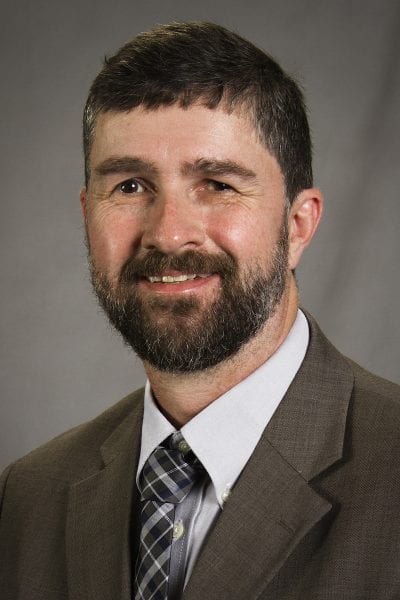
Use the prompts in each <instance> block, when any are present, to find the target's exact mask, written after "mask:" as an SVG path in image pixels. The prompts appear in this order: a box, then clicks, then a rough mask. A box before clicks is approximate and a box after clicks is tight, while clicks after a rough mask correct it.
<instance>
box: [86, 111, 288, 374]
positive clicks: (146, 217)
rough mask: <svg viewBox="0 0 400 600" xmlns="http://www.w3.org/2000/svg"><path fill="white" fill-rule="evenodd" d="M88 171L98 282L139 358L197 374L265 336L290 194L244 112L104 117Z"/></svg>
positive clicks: (278, 293)
mask: <svg viewBox="0 0 400 600" xmlns="http://www.w3.org/2000/svg"><path fill="white" fill-rule="evenodd" d="M90 173H91V179H90V184H89V188H88V190H87V192H86V194H85V193H83V194H82V201H83V204H84V209H85V218H86V227H87V238H88V245H89V251H90V261H91V270H92V279H93V284H94V287H95V290H96V292H97V294H98V296H99V299H100V302H101V304H102V306H103V308H105V310H106V312H107V313H108V315H109V317H110V319H111V321H112V322H113V324H114V325H115V326H116V327H117V328H118V329H119V330H120V331H121V333H122V335H123V336H124V338H125V339H126V341H127V342H128V343H129V344H131V345H132V347H133V348H134V350H136V352H137V353H138V354H139V356H141V358H142V359H143V360H144V361H148V362H150V363H151V364H153V365H154V366H155V367H156V368H159V369H162V370H168V371H175V372H182V371H193V370H199V369H204V368H207V367H210V366H213V365H215V364H217V363H218V362H220V361H221V360H224V359H226V358H228V357H229V356H232V355H234V354H235V353H236V352H237V351H238V350H239V349H240V348H241V347H242V346H243V345H244V344H245V343H246V342H247V341H248V340H249V339H251V338H252V337H253V336H254V335H255V334H256V333H258V332H259V331H260V329H261V328H262V327H263V326H264V324H265V323H266V321H267V320H268V319H269V317H270V316H271V315H272V314H273V312H274V310H275V309H276V306H277V305H278V304H279V302H280V300H281V298H282V294H283V292H284V289H285V286H286V283H287V277H288V263H287V249H288V236H287V228H286V210H285V206H286V199H285V187H284V180H283V175H282V173H281V170H280V167H279V165H278V163H277V161H276V160H275V158H274V157H273V156H272V155H271V154H270V153H269V152H268V151H267V150H266V149H265V147H264V146H263V145H262V144H261V143H260V141H259V139H258V137H257V134H256V132H255V130H254V127H253V126H252V125H251V123H250V122H249V120H248V119H247V118H246V117H245V116H243V115H241V114H238V113H236V112H234V113H231V114H228V113H227V112H225V111H224V110H223V109H222V108H217V109H215V110H210V109H208V108H206V107H202V106H199V105H194V106H192V107H190V108H188V109H182V108H180V107H178V106H177V105H174V106H171V107H166V108H165V107H163V108H160V109H157V110H154V111H153V110H151V111H150V110H144V109H143V108H137V109H134V110H131V111H129V112H127V113H121V112H107V113H105V114H101V115H100V116H99V118H98V121H97V124H96V128H95V134H94V140H93V146H92V152H91V158H90Z"/></svg>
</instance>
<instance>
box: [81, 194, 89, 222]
mask: <svg viewBox="0 0 400 600" xmlns="http://www.w3.org/2000/svg"><path fill="white" fill-rule="evenodd" d="M86 195H87V190H86V187H83V188H82V189H81V191H80V194H79V200H80V203H81V209H82V215H83V220H84V221H85V222H86V215H87V205H86Z"/></svg>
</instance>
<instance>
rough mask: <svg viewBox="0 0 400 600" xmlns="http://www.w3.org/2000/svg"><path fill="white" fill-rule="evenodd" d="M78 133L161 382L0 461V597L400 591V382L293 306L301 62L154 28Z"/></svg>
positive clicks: (308, 182)
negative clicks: (287, 69) (291, 67)
mask: <svg viewBox="0 0 400 600" xmlns="http://www.w3.org/2000/svg"><path fill="white" fill-rule="evenodd" d="M84 145H85V160H86V184H85V187H84V188H83V189H82V192H81V205H82V210H83V216H84V222H85V226H86V239H87V246H88V254H89V262H90V270H91V275H92V281H93V287H94V290H95V292H96V294H97V297H98V299H99V302H100V304H101V306H102V307H103V309H104V311H105V313H106V314H107V315H108V317H109V319H110V321H111V322H112V324H113V325H114V326H115V327H116V328H117V330H118V331H119V332H120V333H121V334H122V336H123V338H124V340H125V342H126V343H127V344H129V345H130V346H131V347H132V348H133V350H134V351H135V352H136V353H137V354H138V355H139V356H140V357H141V359H142V360H143V364H144V367H145V370H146V373H147V376H148V381H147V383H146V387H145V389H144V390H138V391H137V392H134V393H133V394H131V395H130V396H128V397H127V398H125V399H123V400H122V401H120V402H119V403H118V404H116V405H114V406H112V407H111V408H110V409H109V410H108V411H107V412H106V413H104V414H103V415H100V416H99V417H98V418H97V419H95V420H94V421H92V422H90V423H87V424H84V425H82V426H80V427H78V428H75V429H74V430H72V431H70V432H67V433H66V434H64V435H62V436H60V437H59V438H57V439H55V440H53V441H51V442H49V443H48V444H46V445H45V446H43V447H41V448H39V449H38V450H36V451H34V452H33V453H31V454H30V455H28V456H27V457H25V458H23V459H21V460H19V461H17V462H16V463H15V464H14V465H11V466H10V467H9V469H7V471H6V472H5V473H4V474H3V477H2V490H3V491H2V512H1V521H0V550H1V552H2V560H1V564H0V589H1V593H2V595H1V597H2V598H7V599H13V600H14V599H15V600H17V599H18V600H28V599H29V600H35V599H37V600H39V599H40V600H55V599H60V598H69V599H71V600H72V599H73V600H78V599H81V600H91V599H93V600H94V599H96V600H120V599H121V600H128V599H129V598H132V599H135V600H141V599H142V600H151V599H154V600H177V599H179V598H185V599H186V600H200V599H201V600H204V599H207V600H214V599H215V600H217V599H218V600H244V599H246V600H256V599H265V600H267V599H273V600H295V599H298V600H300V599H302V600H328V599H331V598H335V600H337V599H343V600H344V599H346V600H347V599H349V598H351V599H352V600H355V599H356V600H368V599H371V600H379V599H386V598H387V599H389V598H396V597H398V596H400V568H399V564H400V550H399V543H398V539H399V535H400V526H399V524H400V519H399V512H400V503H399V483H400V475H399V468H398V464H399V459H400V456H399V454H400V453H399V434H398V431H399V430H400V429H399V427H400V418H399V417H400V411H399V404H398V397H399V390H398V387H397V386H395V385H394V384H391V383H389V382H386V381H384V380H382V379H379V378H377V377H374V376H372V375H371V374H370V373H367V372H365V371H363V370H362V369H361V368H360V367H358V366H357V365H355V364H354V363H352V362H351V361H349V360H348V359H345V358H344V357H343V356H342V355H341V354H339V353H338V352H337V351H336V350H335V349H334V348H333V347H332V346H331V344H330V343H329V342H328V340H327V339H326V338H325V337H324V336H323V334H322V333H321V331H320V330H319V328H318V326H317V324H316V323H315V321H314V320H313V319H312V317H311V316H310V315H308V314H305V313H304V312H302V311H301V310H300V309H299V303H298V289H297V285H296V281H295V277H294V269H295V268H296V267H297V265H298V263H299V261H300V258H301V256H302V253H303V250H304V249H305V248H306V246H307V245H308V243H309V242H310V240H311V239H312V236H313V234H314V232H315V229H316V227H317V226H318V222H319V219H320V216H321V210H322V197H321V193H320V192H319V190H318V189H316V188H314V187H313V185H312V170H311V143H310V136H309V129H308V123H307V118H306V114H305V108H304V104H303V98H302V94H301V92H300V90H299V88H298V87H297V85H296V84H295V82H294V81H293V80H292V79H291V78H290V77H289V76H288V75H286V74H285V73H284V72H283V71H282V69H281V68H280V67H279V66H278V64H277V63H276V62H275V61H273V60H272V59H271V58H270V57H269V56H268V55H266V54H265V53H264V52H262V51H261V50H259V49H257V48H256V47H255V46H253V45H252V44H251V43H249V42H247V41H246V40H244V39H242V38H240V37H239V36H238V35H236V34H234V33H232V32H230V31H228V30H226V29H224V28H222V27H220V26H217V25H213V24H209V23H186V24H185V23H183V24H172V25H168V26H163V27H159V28H156V29H154V30H153V31H150V32H147V33H144V34H141V35H139V36H138V37H136V38H135V39H134V40H133V41H132V42H129V43H128V44H126V45H125V46H124V47H123V48H122V49H121V50H120V51H119V52H118V53H117V54H116V55H115V56H113V57H111V58H110V59H108V60H106V62H105V65H104V67H103V69H102V71H101V72H100V74H99V75H98V76H97V77H96V79H95V81H94V83H93V85H92V87H91V90H90V93H89V97H88V100H87V104H86V108H85V115H84Z"/></svg>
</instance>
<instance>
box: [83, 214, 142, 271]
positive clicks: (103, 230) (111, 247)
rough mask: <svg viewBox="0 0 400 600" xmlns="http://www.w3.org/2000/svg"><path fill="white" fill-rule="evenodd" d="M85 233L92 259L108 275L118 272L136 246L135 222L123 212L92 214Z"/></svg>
mask: <svg viewBox="0 0 400 600" xmlns="http://www.w3.org/2000/svg"><path fill="white" fill-rule="evenodd" d="M87 232H88V238H89V244H90V251H91V255H92V259H93V260H94V262H95V264H96V265H97V266H98V267H101V268H102V269H105V270H106V271H107V272H110V273H113V272H119V269H120V268H121V265H122V264H123V263H124V262H125V261H126V260H127V259H128V258H129V256H132V253H133V252H134V250H135V247H136V245H137V239H138V224H137V220H136V219H135V218H134V217H133V216H132V215H129V214H123V211H117V212H112V213H107V212H102V213H98V214H92V215H91V216H90V218H89V219H88V223H87Z"/></svg>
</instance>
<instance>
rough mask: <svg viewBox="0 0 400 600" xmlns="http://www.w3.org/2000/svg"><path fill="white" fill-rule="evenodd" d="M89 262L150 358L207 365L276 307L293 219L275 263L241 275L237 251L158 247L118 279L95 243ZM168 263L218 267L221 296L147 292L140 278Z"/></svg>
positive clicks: (136, 344)
mask: <svg viewBox="0 0 400 600" xmlns="http://www.w3.org/2000/svg"><path fill="white" fill-rule="evenodd" d="M89 263H90V270H91V279H92V284H93V289H94V292H95V294H96V296H97V298H98V301H99V303H100V306H101V307H102V308H103V310H104V312H105V313H106V315H107V316H108V318H109V320H110V322H111V324H112V325H113V326H114V327H115V328H116V329H117V331H119V333H120V334H121V335H122V337H123V339H124V341H125V342H126V344H127V345H129V346H130V347H131V348H132V349H133V350H134V351H135V352H136V354H137V355H138V356H139V357H140V358H141V359H142V360H143V361H145V362H148V363H150V364H151V365H152V366H153V367H155V368H156V369H158V370H160V371H165V372H169V373H193V372H197V371H202V370H204V369H208V368H210V367H213V366H215V365H217V364H219V363H220V362H221V361H224V360H227V359H229V358H231V357H233V356H234V355H235V354H236V353H237V352H238V351H239V350H240V349H241V348H242V347H243V346H244V345H245V344H246V343H247V342H248V341H249V340H251V339H252V338H253V337H254V336H255V335H256V334H257V333H258V332H259V331H260V329H261V328H262V327H263V326H264V324H265V323H266V322H267V321H268V320H269V319H270V318H271V317H272V315H273V314H274V312H275V310H276V308H277V306H278V304H279V301H280V300H281V298H282V295H283V292H284V290H285V288H286V281H287V268H288V231H287V226H286V219H284V222H283V225H282V228H281V231H280V235H279V239H278V242H277V244H276V246H275V248H274V252H273V254H272V256H271V258H270V261H269V265H268V266H264V267H262V266H261V265H260V264H257V265H255V266H253V267H252V268H249V269H247V271H246V272H245V273H244V274H243V275H241V276H240V275H239V268H238V265H237V262H236V260H235V259H234V257H232V256H231V255H229V254H225V253H218V254H204V253H201V252H198V251H193V250H189V251H187V252H185V253H184V254H181V255H175V256H171V255H166V254H164V253H162V252H160V251H159V250H151V251H149V252H148V254H147V255H146V256H145V257H144V258H142V259H138V258H130V259H128V260H127V261H126V263H125V264H124V265H123V267H122V268H121V271H120V274H119V278H118V281H117V283H116V284H114V285H113V284H112V282H111V281H110V279H109V277H108V276H107V275H106V274H105V273H103V272H102V271H101V270H99V269H97V268H96V266H95V264H94V262H93V260H92V259H91V257H90V249H89ZM169 270H174V271H180V272H182V273H210V274H211V273H212V274H217V275H219V276H220V283H221V287H220V290H219V292H218V295H217V297H216V299H215V300H214V301H212V302H211V303H209V304H208V305H206V306H203V305H202V303H201V301H199V299H197V298H196V297H195V296H194V295H192V296H188V297H185V298H163V297H158V296H155V297H154V298H152V299H150V300H149V299H147V300H144V299H143V297H142V296H141V295H140V293H139V292H138V286H137V283H138V281H140V280H141V279H143V278H146V277H149V276H156V275H160V274H161V273H163V272H165V271H169Z"/></svg>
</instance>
